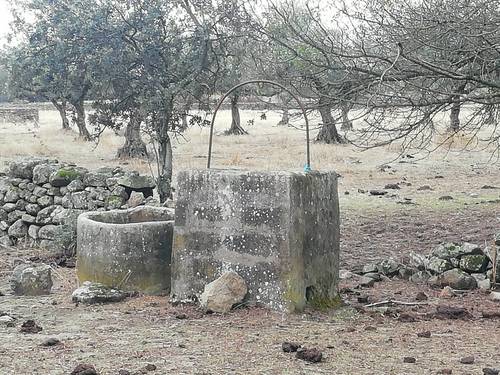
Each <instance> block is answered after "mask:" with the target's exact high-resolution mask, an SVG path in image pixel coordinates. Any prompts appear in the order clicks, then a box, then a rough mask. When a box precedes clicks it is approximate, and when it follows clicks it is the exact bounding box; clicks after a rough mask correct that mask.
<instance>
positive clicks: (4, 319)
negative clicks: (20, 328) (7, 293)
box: [0, 315, 15, 327]
mask: <svg viewBox="0 0 500 375" xmlns="http://www.w3.org/2000/svg"><path fill="white" fill-rule="evenodd" d="M14 321H15V319H14V318H13V317H11V316H9V315H3V316H0V325H6V326H7V327H10V326H12V324H13V323H14Z"/></svg>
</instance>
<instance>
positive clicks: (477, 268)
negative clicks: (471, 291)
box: [460, 254, 489, 273]
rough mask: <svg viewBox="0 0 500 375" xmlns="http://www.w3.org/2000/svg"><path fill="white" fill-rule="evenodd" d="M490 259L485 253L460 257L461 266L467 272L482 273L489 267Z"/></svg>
mask: <svg viewBox="0 0 500 375" xmlns="http://www.w3.org/2000/svg"><path fill="white" fill-rule="evenodd" d="M488 263H489V259H488V257H487V256H485V255H479V254H478V255H474V254H471V255H464V256H462V257H461V258H460V268H461V269H463V270H464V271H465V272H472V273H482V272H485V271H486V267H488Z"/></svg>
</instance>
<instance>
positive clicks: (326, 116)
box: [316, 100, 345, 144]
mask: <svg viewBox="0 0 500 375" xmlns="http://www.w3.org/2000/svg"><path fill="white" fill-rule="evenodd" d="M319 113H320V115H321V121H322V123H323V126H322V127H321V130H320V131H319V133H318V136H317V137H316V141H317V142H324V143H328V144H332V143H345V141H344V139H343V138H342V137H341V136H340V135H339V133H338V131H337V127H336V126H335V120H334V119H333V116H332V108H331V106H330V105H328V104H322V103H321V100H320V106H319Z"/></svg>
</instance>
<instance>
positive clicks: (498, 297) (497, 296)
mask: <svg viewBox="0 0 500 375" xmlns="http://www.w3.org/2000/svg"><path fill="white" fill-rule="evenodd" d="M490 299H491V300H492V301H495V302H500V292H491V293H490Z"/></svg>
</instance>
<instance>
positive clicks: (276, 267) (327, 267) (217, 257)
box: [171, 169, 339, 312]
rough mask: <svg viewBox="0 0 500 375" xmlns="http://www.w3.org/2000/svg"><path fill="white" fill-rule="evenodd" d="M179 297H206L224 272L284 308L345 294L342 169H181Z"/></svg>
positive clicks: (175, 288) (175, 271)
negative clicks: (341, 288) (341, 290)
mask: <svg viewBox="0 0 500 375" xmlns="http://www.w3.org/2000/svg"><path fill="white" fill-rule="evenodd" d="M177 183H178V186H177V187H178V188H177V192H178V199H177V204H176V211H175V231H174V242H173V250H172V251H173V252H172V292H171V293H172V295H173V296H174V297H176V298H179V299H187V298H192V297H196V296H199V295H200V294H201V293H202V292H203V288H204V286H205V284H207V283H209V282H211V281H213V280H215V279H216V278H217V277H219V276H220V275H221V274H222V273H223V272H224V271H228V270H231V271H235V272H237V273H238V274H239V275H241V276H242V277H243V278H244V279H245V281H246V283H247V285H248V289H249V293H248V296H247V298H248V300H249V301H251V302H260V303H262V304H264V305H266V306H268V307H270V308H272V309H275V310H280V311H289V312H291V311H300V310H302V309H303V308H304V307H305V306H306V304H310V305H312V306H313V307H329V306H333V305H335V303H336V302H337V299H338V293H337V286H338V264H339V207H338V194H337V175H336V174H335V173H333V172H332V173H318V172H309V173H289V172H247V171H235V170H214V169H207V170H191V171H184V172H181V173H180V174H179V175H178V179H177Z"/></svg>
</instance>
